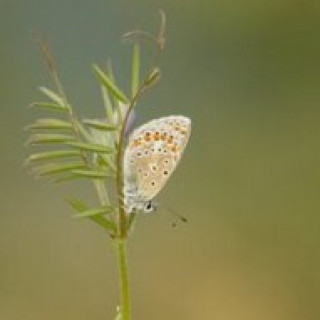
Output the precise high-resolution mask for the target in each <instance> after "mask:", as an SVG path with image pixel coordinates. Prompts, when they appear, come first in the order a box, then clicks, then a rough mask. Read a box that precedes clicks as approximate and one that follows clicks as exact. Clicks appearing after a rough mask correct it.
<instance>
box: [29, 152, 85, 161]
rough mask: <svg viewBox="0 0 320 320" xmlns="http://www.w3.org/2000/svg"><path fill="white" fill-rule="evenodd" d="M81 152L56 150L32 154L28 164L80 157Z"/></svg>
mask: <svg viewBox="0 0 320 320" xmlns="http://www.w3.org/2000/svg"><path fill="white" fill-rule="evenodd" d="M80 155H81V154H80V151H78V150H54V151H45V152H39V153H34V154H31V155H30V156H29V157H28V158H27V160H26V162H27V163H30V162H34V161H43V160H53V159H60V158H70V157H76V156H80Z"/></svg>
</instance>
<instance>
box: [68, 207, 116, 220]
mask: <svg viewBox="0 0 320 320" xmlns="http://www.w3.org/2000/svg"><path fill="white" fill-rule="evenodd" d="M111 212H114V208H113V207H112V206H102V207H99V208H91V209H87V210H83V211H81V212H80V213H77V214H75V215H74V216H73V217H74V218H87V217H92V216H96V215H103V214H108V213H111Z"/></svg>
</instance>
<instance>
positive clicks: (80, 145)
mask: <svg viewBox="0 0 320 320" xmlns="http://www.w3.org/2000/svg"><path fill="white" fill-rule="evenodd" d="M66 144H67V145H68V146H70V147H74V148H77V149H80V150H85V151H92V152H100V153H113V152H114V151H115V150H114V149H113V148H110V147H107V146H104V145H102V144H96V143H86V142H79V141H67V142H66Z"/></svg>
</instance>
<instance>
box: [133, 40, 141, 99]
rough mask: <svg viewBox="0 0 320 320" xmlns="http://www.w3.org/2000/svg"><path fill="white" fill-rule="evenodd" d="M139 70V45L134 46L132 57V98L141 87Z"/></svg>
mask: <svg viewBox="0 0 320 320" xmlns="http://www.w3.org/2000/svg"><path fill="white" fill-rule="evenodd" d="M139 70H140V47H139V45H138V44H137V43H134V45H133V55H132V80H131V96H132V97H134V96H135V95H136V93H137V91H138V87H139Z"/></svg>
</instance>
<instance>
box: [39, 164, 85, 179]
mask: <svg viewBox="0 0 320 320" xmlns="http://www.w3.org/2000/svg"><path fill="white" fill-rule="evenodd" d="M83 168H85V165H84V164H83V163H82V162H74V163H50V164H46V165H43V166H38V167H35V168H34V169H33V171H34V172H35V173H36V174H38V175H39V176H46V175H50V174H55V173H62V172H66V171H68V172H72V173H73V170H76V169H83Z"/></svg>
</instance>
